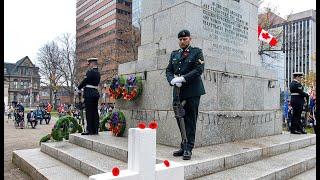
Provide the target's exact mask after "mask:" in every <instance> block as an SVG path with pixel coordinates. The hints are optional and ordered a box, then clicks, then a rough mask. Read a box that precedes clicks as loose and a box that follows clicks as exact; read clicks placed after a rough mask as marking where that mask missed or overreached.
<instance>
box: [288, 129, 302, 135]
mask: <svg viewBox="0 0 320 180" xmlns="http://www.w3.org/2000/svg"><path fill="white" fill-rule="evenodd" d="M290 133H291V134H301V132H300V131H297V130H291V132H290Z"/></svg>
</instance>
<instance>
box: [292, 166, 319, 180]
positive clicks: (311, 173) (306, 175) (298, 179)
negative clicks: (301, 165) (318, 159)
mask: <svg viewBox="0 0 320 180" xmlns="http://www.w3.org/2000/svg"><path fill="white" fill-rule="evenodd" d="M305 179H308V180H316V179H317V170H316V168H312V169H311V170H308V171H306V172H303V173H301V174H299V175H297V176H294V177H293V178H290V180H305Z"/></svg>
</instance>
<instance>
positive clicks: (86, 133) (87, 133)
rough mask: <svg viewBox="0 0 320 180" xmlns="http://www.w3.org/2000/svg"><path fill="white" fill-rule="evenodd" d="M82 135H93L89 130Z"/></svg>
mask: <svg viewBox="0 0 320 180" xmlns="http://www.w3.org/2000/svg"><path fill="white" fill-rule="evenodd" d="M81 135H91V133H89V132H88V131H86V132H83V133H81Z"/></svg>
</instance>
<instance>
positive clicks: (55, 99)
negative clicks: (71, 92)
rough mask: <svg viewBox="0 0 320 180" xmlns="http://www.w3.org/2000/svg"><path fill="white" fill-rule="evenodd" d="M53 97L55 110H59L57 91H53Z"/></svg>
mask: <svg viewBox="0 0 320 180" xmlns="http://www.w3.org/2000/svg"><path fill="white" fill-rule="evenodd" d="M53 96H54V108H55V109H56V110H57V90H56V89H54V90H53Z"/></svg>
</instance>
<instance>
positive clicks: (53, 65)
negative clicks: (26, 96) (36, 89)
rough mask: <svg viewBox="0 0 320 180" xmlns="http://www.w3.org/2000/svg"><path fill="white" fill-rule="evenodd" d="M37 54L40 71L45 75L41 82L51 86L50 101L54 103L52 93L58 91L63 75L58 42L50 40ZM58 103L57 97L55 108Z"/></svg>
mask: <svg viewBox="0 0 320 180" xmlns="http://www.w3.org/2000/svg"><path fill="white" fill-rule="evenodd" d="M37 56H38V67H39V73H40V74H41V76H42V77H43V81H41V83H42V84H45V85H47V86H48V87H49V96H50V103H51V104H53V103H52V94H53V92H54V93H56V92H57V91H58V87H59V85H60V82H61V77H62V73H61V71H59V68H58V67H59V65H60V64H61V63H62V62H61V54H60V51H59V47H58V45H57V43H56V42H54V41H51V42H48V43H47V44H45V45H44V46H42V47H41V48H40V49H39V52H38V54H37ZM55 95H56V94H55ZM55 97H56V96H55ZM56 103H57V102H56V99H55V101H54V108H56V107H57V104H56Z"/></svg>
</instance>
